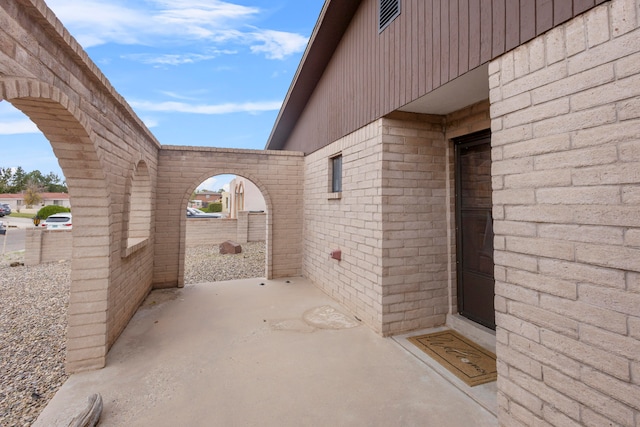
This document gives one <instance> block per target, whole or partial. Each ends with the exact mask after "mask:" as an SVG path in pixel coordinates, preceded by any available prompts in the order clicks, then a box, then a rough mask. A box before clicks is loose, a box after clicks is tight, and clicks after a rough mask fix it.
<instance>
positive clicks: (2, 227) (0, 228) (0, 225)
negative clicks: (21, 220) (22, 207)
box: [0, 221, 7, 235]
mask: <svg viewBox="0 0 640 427" xmlns="http://www.w3.org/2000/svg"><path fill="white" fill-rule="evenodd" d="M1 234H7V226H6V225H4V223H3V222H2V221H0V235H1Z"/></svg>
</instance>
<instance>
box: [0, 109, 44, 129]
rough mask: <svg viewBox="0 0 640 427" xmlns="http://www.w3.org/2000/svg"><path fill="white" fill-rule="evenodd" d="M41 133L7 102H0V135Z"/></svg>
mask: <svg viewBox="0 0 640 427" xmlns="http://www.w3.org/2000/svg"><path fill="white" fill-rule="evenodd" d="M24 133H41V132H40V129H38V127H37V126H36V125H35V123H33V122H32V121H31V120H30V119H29V118H28V117H27V116H26V115H25V114H24V113H23V112H22V111H20V110H18V109H17V108H15V107H14V106H13V105H11V104H10V103H8V102H0V135H18V134H24Z"/></svg>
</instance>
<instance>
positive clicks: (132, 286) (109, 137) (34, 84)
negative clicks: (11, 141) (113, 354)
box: [0, 0, 160, 372]
mask: <svg viewBox="0 0 640 427" xmlns="http://www.w3.org/2000/svg"><path fill="white" fill-rule="evenodd" d="M0 22H2V25H1V26H0V40H2V43H0V100H4V101H7V102H10V103H11V104H12V105H13V106H15V107H16V108H18V109H19V110H21V111H22V112H23V113H25V114H26V115H27V116H29V118H31V120H32V121H33V122H34V123H35V124H36V125H37V126H38V128H39V129H40V130H41V131H42V133H43V134H44V135H45V137H46V138H47V139H48V140H49V141H50V143H51V146H52V148H53V152H54V153H55V155H56V157H57V158H58V162H59V164H60V167H61V168H62V170H63V173H64V176H65V179H66V182H67V186H68V188H69V195H70V197H71V199H72V200H73V214H74V218H73V220H74V221H73V222H74V224H73V225H74V227H73V234H72V235H73V243H72V245H73V248H72V253H73V256H72V257H73V260H72V277H71V280H72V283H71V291H70V298H69V301H70V303H69V310H68V318H67V319H68V329H67V346H66V348H67V370H68V371H69V372H74V371H80V370H83V369H94V368H99V367H102V366H103V365H104V362H105V356H106V354H107V351H108V349H109V347H110V346H111V344H112V343H113V342H114V341H115V339H116V337H117V336H118V335H119V334H120V332H121V331H122V329H123V328H124V327H125V326H126V324H127V323H128V321H129V319H130V318H131V316H132V315H133V313H134V312H135V310H136V309H137V307H138V305H139V303H140V302H141V301H142V299H143V298H144V296H145V295H146V294H147V292H148V291H149V289H151V279H152V266H153V250H152V248H153V236H152V235H151V234H150V228H151V227H152V224H153V221H154V213H153V212H154V211H153V210H151V211H149V210H147V213H148V219H147V221H146V227H147V228H146V230H141V229H139V228H137V225H136V226H135V227H133V228H132V227H131V225H132V221H131V214H130V210H129V205H130V201H129V198H130V195H131V189H132V188H133V187H136V186H135V185H132V180H133V179H134V176H135V175H136V171H137V170H143V169H144V171H145V172H144V177H142V178H141V181H143V182H145V183H147V184H148V185H146V187H145V188H147V189H150V188H152V187H154V186H155V181H156V169H157V166H156V165H157V155H158V149H159V146H160V145H159V143H158V142H157V141H156V140H155V138H154V137H153V136H152V135H151V133H150V132H149V131H148V130H147V128H146V127H145V126H144V125H143V124H142V122H141V121H140V119H138V118H137V117H136V116H135V114H134V113H133V111H132V110H131V108H130V107H129V106H128V105H127V103H126V102H125V101H124V99H123V98H122V97H121V96H120V95H119V94H118V93H117V92H116V91H115V90H114V89H113V87H111V85H110V84H109V83H108V81H107V79H106V78H105V77H104V76H103V75H102V73H101V72H100V70H99V69H98V68H97V67H96V66H95V64H94V63H93V62H92V61H91V60H90V59H89V57H88V56H87V54H86V53H85V52H84V51H83V50H82V49H81V47H80V46H79V45H78V44H77V43H76V41H75V40H74V39H73V38H72V37H71V36H70V35H69V33H68V32H67V30H66V29H65V28H64V27H63V26H62V24H61V23H60V21H58V20H57V19H56V18H55V16H54V15H53V14H52V13H51V11H50V10H48V9H47V7H46V5H45V3H44V2H43V1H41V0H33V1H22V2H18V1H13V0H11V1H7V2H3V3H2V5H1V6H0ZM31 154H32V153H31V151H30V150H25V156H28V155H31ZM148 193H150V192H149V191H148ZM149 207H151V203H149ZM133 223H135V224H138V223H137V222H136V221H135V220H134V221H133ZM132 229H133V230H135V231H136V232H139V233H140V235H146V236H147V238H146V239H137V240H136V242H135V243H136V245H135V247H133V245H132V246H130V245H128V242H129V233H130V231H131V230H132Z"/></svg>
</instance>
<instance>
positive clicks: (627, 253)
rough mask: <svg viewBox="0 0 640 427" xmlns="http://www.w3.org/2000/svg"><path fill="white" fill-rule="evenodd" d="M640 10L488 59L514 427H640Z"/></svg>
mask: <svg viewBox="0 0 640 427" xmlns="http://www.w3.org/2000/svg"><path fill="white" fill-rule="evenodd" d="M639 9H640V2H638V1H637V0H614V1H611V2H607V3H605V4H604V5H601V6H599V7H597V8H595V9H592V10H591V11H589V12H587V13H585V14H584V15H581V16H579V17H577V18H575V19H573V20H572V21H569V22H568V23H566V24H565V25H562V26H560V27H557V28H555V29H553V30H551V31H549V32H548V33H546V34H544V35H542V36H540V37H538V38H537V39H535V40H532V41H531V42H529V43H527V44H526V45H524V46H521V47H520V48H518V49H516V50H514V51H512V52H509V53H507V54H505V55H503V56H502V57H501V58H499V59H497V60H495V61H493V62H492V63H491V65H490V85H491V116H492V131H493V139H492V145H493V170H492V175H493V186H494V219H495V226H494V229H495V233H496V238H495V249H496V252H495V261H496V268H495V273H496V299H495V302H496V321H497V326H498V329H497V341H498V342H497V353H498V358H499V364H498V369H499V379H498V388H499V395H498V405H499V420H500V424H501V425H504V426H530V425H563V426H569V425H572V426H573V425H576V426H577V425H585V426H603V425H621V426H637V425H639V424H640V285H639V284H640V240H639V239H638V236H640V214H639V212H640V206H639V205H640V172H639V171H640V131H639V130H640V29H639V25H638V17H639V16H640V15H639Z"/></svg>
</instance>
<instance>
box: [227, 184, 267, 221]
mask: <svg viewBox="0 0 640 427" xmlns="http://www.w3.org/2000/svg"><path fill="white" fill-rule="evenodd" d="M229 198H230V205H231V207H230V209H229V216H230V217H231V218H237V217H238V212H243V211H254V212H256V211H258V212H260V211H262V212H263V211H265V210H266V204H265V201H264V197H263V196H262V192H261V191H260V189H259V188H258V187H257V186H256V185H255V184H254V183H253V182H251V181H249V180H248V179H245V178H243V177H241V176H238V177H236V178H235V179H234V180H233V181H231V182H230V183H229Z"/></svg>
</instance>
